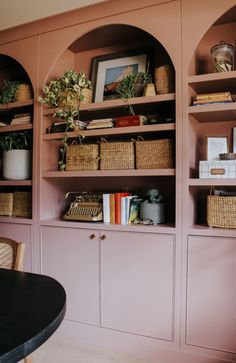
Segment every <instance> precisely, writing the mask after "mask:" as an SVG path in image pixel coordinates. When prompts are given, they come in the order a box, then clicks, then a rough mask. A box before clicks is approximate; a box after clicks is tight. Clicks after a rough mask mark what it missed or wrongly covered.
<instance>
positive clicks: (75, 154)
mask: <svg viewBox="0 0 236 363" xmlns="http://www.w3.org/2000/svg"><path fill="white" fill-rule="evenodd" d="M98 165H99V146H98V144H85V145H78V144H76V143H72V144H71V145H69V146H68V148H67V151H66V170H67V171H86V170H98Z"/></svg>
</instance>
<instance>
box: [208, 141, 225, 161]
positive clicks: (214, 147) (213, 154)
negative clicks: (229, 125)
mask: <svg viewBox="0 0 236 363" xmlns="http://www.w3.org/2000/svg"><path fill="white" fill-rule="evenodd" d="M227 152H228V139H227V137H226V136H208V137H207V160H219V159H220V158H219V154H222V153H227Z"/></svg>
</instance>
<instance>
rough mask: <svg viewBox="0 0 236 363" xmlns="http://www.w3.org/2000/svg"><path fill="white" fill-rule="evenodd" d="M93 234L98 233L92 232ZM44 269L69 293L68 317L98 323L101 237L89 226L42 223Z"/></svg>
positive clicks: (43, 271) (44, 271) (44, 272)
mask: <svg viewBox="0 0 236 363" xmlns="http://www.w3.org/2000/svg"><path fill="white" fill-rule="evenodd" d="M93 234H94V235H95V236H93ZM41 248H42V250H41V255H42V261H41V266H42V273H43V274H46V275H50V276H52V277H54V278H55V279H57V280H58V281H59V282H60V283H61V284H62V285H63V287H64V288H65V290H66V293H67V313H66V318H67V319H69V320H73V321H78V322H84V323H88V324H95V325H98V323H99V240H98V235H97V234H96V232H90V231H89V230H87V229H73V228H59V227H46V226H45V227H42V229H41Z"/></svg>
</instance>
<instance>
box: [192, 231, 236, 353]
mask: <svg viewBox="0 0 236 363" xmlns="http://www.w3.org/2000/svg"><path fill="white" fill-rule="evenodd" d="M235 281H236V239H235V238H225V237H203V236H199V237H198V236H189V237H188V269H187V312H186V314H187V318H186V329H187V331H186V342H187V344H190V345H195V346H200V347H208V348H213V349H218V350H223V351H228V352H234V353H235V352H236V343H235V337H236V289H235Z"/></svg>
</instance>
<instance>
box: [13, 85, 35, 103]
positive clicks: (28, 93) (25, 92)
mask: <svg viewBox="0 0 236 363" xmlns="http://www.w3.org/2000/svg"><path fill="white" fill-rule="evenodd" d="M32 97H33V95H32V88H31V86H30V85H29V84H26V83H22V84H20V85H19V86H18V89H17V91H16V101H17V102H21V101H26V100H30V99H31V98H32Z"/></svg>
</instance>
